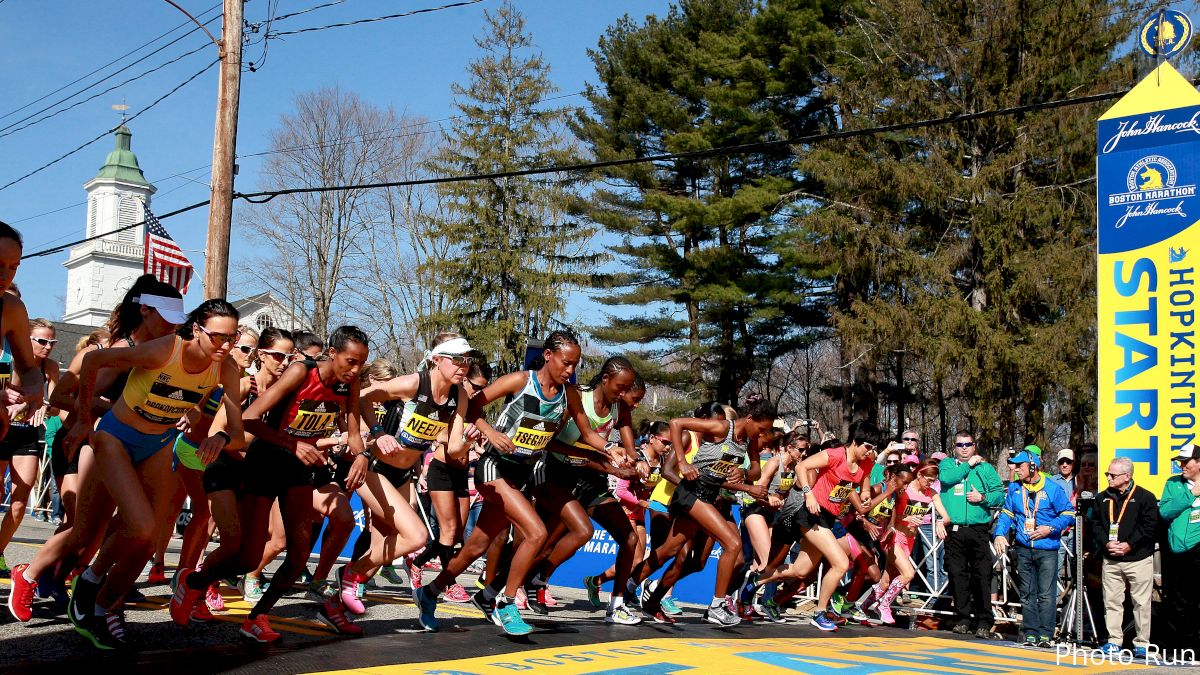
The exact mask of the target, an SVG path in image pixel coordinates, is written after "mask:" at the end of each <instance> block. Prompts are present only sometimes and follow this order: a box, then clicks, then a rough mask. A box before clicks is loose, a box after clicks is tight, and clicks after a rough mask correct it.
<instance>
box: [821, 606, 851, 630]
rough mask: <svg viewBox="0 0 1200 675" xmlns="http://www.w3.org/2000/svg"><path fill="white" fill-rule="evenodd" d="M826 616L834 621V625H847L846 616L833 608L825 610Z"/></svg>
mask: <svg viewBox="0 0 1200 675" xmlns="http://www.w3.org/2000/svg"><path fill="white" fill-rule="evenodd" d="M825 618H827V619H829V620H830V621H832V622H833V623H834V625H836V626H838V627H841V626H845V625H846V617H844V616H842V615H841V613H840V612H836V611H834V610H832V609H827V610H825Z"/></svg>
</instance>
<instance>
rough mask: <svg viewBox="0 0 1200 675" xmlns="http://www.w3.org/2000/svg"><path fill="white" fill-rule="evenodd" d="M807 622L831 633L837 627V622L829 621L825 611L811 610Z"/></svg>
mask: <svg viewBox="0 0 1200 675" xmlns="http://www.w3.org/2000/svg"><path fill="white" fill-rule="evenodd" d="M808 622H809V623H810V624H812V625H813V626H816V627H817V628H820V629H821V630H823V631H825V632H827V633H832V632H834V631H836V630H837V629H838V627H837V624H836V623H834V622H832V621H830V620H829V617H828V616H825V612H813V615H812V618H811V619H809V620H808Z"/></svg>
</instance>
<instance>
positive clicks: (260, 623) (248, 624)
mask: <svg viewBox="0 0 1200 675" xmlns="http://www.w3.org/2000/svg"><path fill="white" fill-rule="evenodd" d="M238 632H239V633H241V634H242V635H243V636H245V637H248V638H250V639H251V640H254V641H255V642H274V641H276V640H278V639H279V638H281V637H283V635H281V634H279V633H277V632H275V631H274V630H272V629H271V622H270V621H269V620H268V619H267V615H266V614H259V615H258V616H256V617H254V618H253V619H251V618H249V617H247V618H246V620H245V621H243V622H242V627H241V628H240V629H238Z"/></svg>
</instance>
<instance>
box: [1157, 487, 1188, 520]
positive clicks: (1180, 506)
mask: <svg viewBox="0 0 1200 675" xmlns="http://www.w3.org/2000/svg"><path fill="white" fill-rule="evenodd" d="M1191 496H1192V495H1191V493H1190V492H1188V491H1187V489H1186V488H1185V487H1184V485H1183V483H1181V482H1179V481H1173V480H1168V481H1167V483H1166V485H1165V486H1164V487H1163V496H1162V499H1160V500H1159V501H1158V515H1160V516H1162V518H1163V520H1175V519H1176V518H1178V517H1179V516H1180V514H1182V513H1183V512H1184V511H1187V510H1188V508H1189V507H1190V506H1191V505H1192V499H1191Z"/></svg>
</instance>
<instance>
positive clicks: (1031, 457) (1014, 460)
mask: <svg viewBox="0 0 1200 675" xmlns="http://www.w3.org/2000/svg"><path fill="white" fill-rule="evenodd" d="M1034 447H1036V446H1034ZM1024 462H1029V464H1030V465H1031V466H1033V468H1035V469H1036V468H1038V467H1039V466H1041V465H1042V458H1041V456H1039V455H1036V454H1034V453H1032V452H1029V450H1022V451H1020V452H1018V453H1017V454H1015V455H1013V456H1012V457H1009V458H1008V463H1009V464H1021V463H1024Z"/></svg>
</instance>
